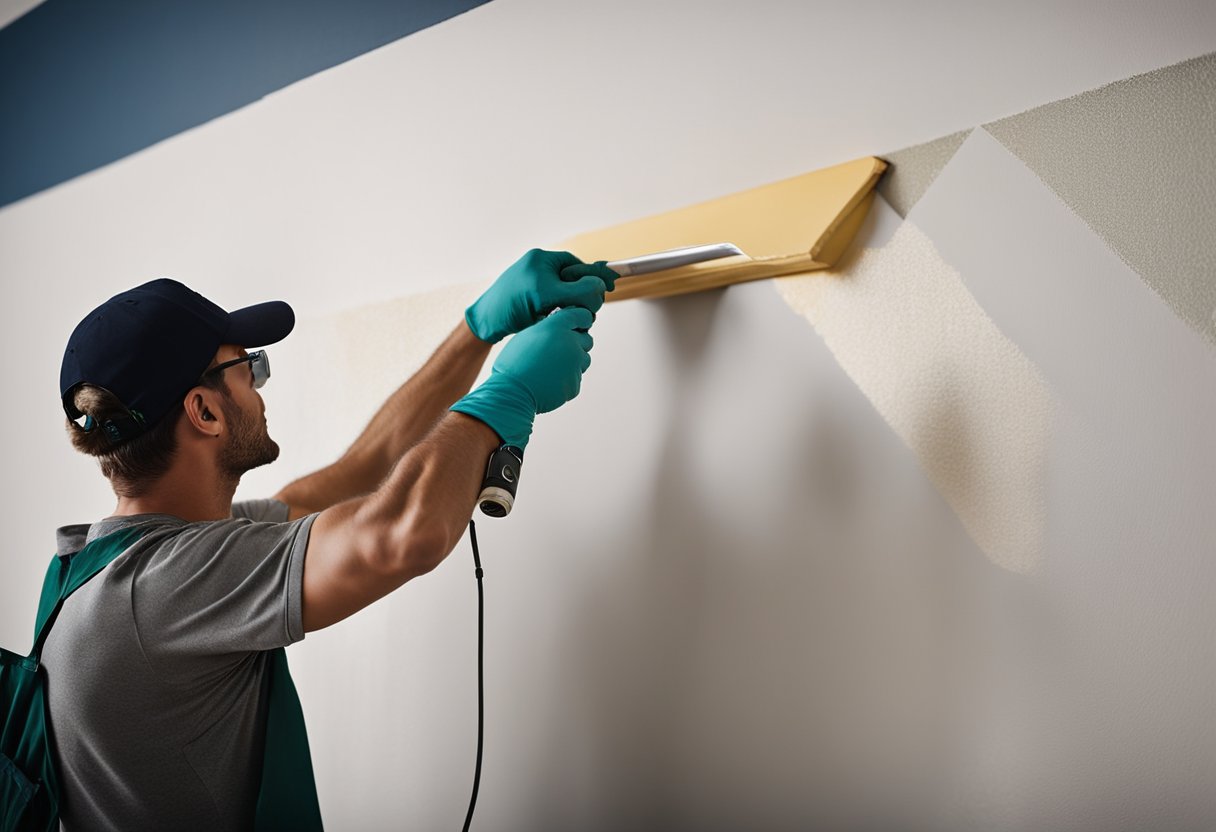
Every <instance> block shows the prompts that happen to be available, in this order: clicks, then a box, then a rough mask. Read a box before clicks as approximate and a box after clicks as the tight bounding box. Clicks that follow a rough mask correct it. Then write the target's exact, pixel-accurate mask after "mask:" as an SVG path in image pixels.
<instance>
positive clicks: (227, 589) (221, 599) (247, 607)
mask: <svg viewBox="0 0 1216 832" xmlns="http://www.w3.org/2000/svg"><path fill="white" fill-rule="evenodd" d="M316 517H317V515H315V514H310V515H308V516H307V517H302V518H300V519H299V520H294V521H292V522H290V523H265V522H254V521H251V520H245V519H232V520H217V521H214V522H210V523H196V524H191V525H189V526H186V527H184V528H182V529H181V530H180V531H178V532H176V533H175V534H172V535H171V536H169V537H167V538H165V539H162V540H159V541H157V542H156V544H155V545H154V546H150V547H149V550H148V551H146V552H143V553H140V560H139V567H138V569H139V572H138V577H137V579H136V581H135V583H134V586H133V588H132V593H133V595H132V608H133V611H134V617H135V626H136V628H137V630H138V635H139V639H140V644H141V646H142V647H143V650H144V654H145V656H146V657H147V658H148V660H149V661H150V662H151V663H152V664H153V666H155V667H158V668H159V669H161V670H163V671H172V670H173V669H174V668H175V667H176V666H177V663H178V662H180V661H189V660H191V659H201V658H203V657H213V658H215V659H216V660H217V663H218V664H220V665H224V664H230V663H232V662H235V661H239V660H242V659H244V658H245V657H246V656H247V654H249V653H251V652H253V651H261V650H272V649H274V648H276V647H283V646H286V645H288V644H291V643H293V642H296V641H300V640H301V639H303V638H304V618H303V595H304V556H305V552H306V550H307V548H308V535H309V531H310V529H311V528H312V523H313V521H314V520H315V519H316ZM194 669H195V670H198V669H199V668H197V667H195V668H194Z"/></svg>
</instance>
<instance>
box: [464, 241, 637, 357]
mask: <svg viewBox="0 0 1216 832" xmlns="http://www.w3.org/2000/svg"><path fill="white" fill-rule="evenodd" d="M616 278H617V273H616V272H614V271H613V270H612V269H610V268H608V267H607V266H606V265H604V263H603V262H599V263H584V262H583V261H581V260H579V259H578V258H577V257H575V256H574V255H573V254H570V253H569V252H565V251H542V250H541V249H538V248H534V249H532V250H531V251H529V252H528V253H527V254H525V255H524V256H523V257H521V258H519V259H518V260H516V261H515V263H514V264H513V265H512V266H511V267H510V268H509V269H507V270H506V271H505V272H503V273H502V275H501V276H499V278H498V280H496V281H494V283H493V285H491V286H490V288H489V289H487V290H486V291H485V293H484V294H483V295H482V296H481V297H479V298H478V299H477V300H476V301H475V302H474V303H473V305H472V306H470V307H469V308H468V309H467V310H466V311H465V313H464V319H465V320H466V321H468V324H469V329H471V330H472V331H473V334H474V335H476V336H477V337H478V338H480V339H481V340H483V341H486V342H488V343H491V344H494V343H497V342H498V341H501V340H502V339H503V338H505V337H507V336H508V335H513V334H515V333H517V332H522V331H523V330H525V329H527V328H528V327H530V326H532V324H534V323H536V322H537V321H539V320H541V319H542V318H544V317H545V315H547V314H549V313H550V312H552V311H553V310H554V309H557V308H558V307H560V306H581V307H583V308H584V309H589V310H591V311H592V312H598V311H599V308H600V307H601V306H603V305H604V292H606V291H607V292H611V291H612V288H613V286H615V285H616Z"/></svg>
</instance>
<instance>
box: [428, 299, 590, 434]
mask: <svg viewBox="0 0 1216 832" xmlns="http://www.w3.org/2000/svg"><path fill="white" fill-rule="evenodd" d="M592 317H593V316H592V314H591V312H590V311H588V310H586V309H584V308H582V307H581V306H571V307H567V308H566V309H559V310H557V311H556V312H554V313H553V314H552V315H550V316H549V317H547V318H545V319H544V320H543V321H541V322H540V323H538V324H536V325H535V326H532V327H529V328H528V329H525V330H524V331H523V332H521V333H519V334H518V335H516V336H515V337H514V338H512V339H511V340H510V342H508V343H507V345H506V346H505V347H503V349H502V352H501V353H499V355H498V359H497V360H496V361H495V362H494V366H493V368H492V369H491V371H490V377H489V378H488V379H486V380H485V381H484V382H482V384H481V385H480V386H479V387H478V388H477V389H476V390H473V391H472V392H470V393H469V394H468V395H467V396H465V397H464V398H463V399H461V400H460V401H458V402H456V404H454V405H452V410H455V411H457V412H459V413H465V414H468V415H469V416H472V417H474V418H476V419H480V420H481V421H483V422H485V423H486V424H487V425H489V426H490V427H491V428H493V429H494V432H495V433H497V434H498V435H499V437H501V438H502V441H503V442H505V443H507V444H508V445H515V446H517V447H519V448H523V447H525V446H526V445H527V444H528V437H529V436H530V435H531V434H532V421H533V419H535V417H536V414H537V413H548V412H549V411H550V410H556V409H557V408H559V407H561V406H562V405H563V404H565V403H566V402H568V401H570V400H571V399H573V398H574V397H575V396H577V395H578V391H579V387H580V385H581V384H582V380H583V373H584V372H585V371H586V369H587V368H588V367H589V366H591V356H590V355H588V352H589V351H590V350H591V345H592V339H591V335H590V334H589V333H587V332H586V330H587V329H589V328H590V327H591V321H592Z"/></svg>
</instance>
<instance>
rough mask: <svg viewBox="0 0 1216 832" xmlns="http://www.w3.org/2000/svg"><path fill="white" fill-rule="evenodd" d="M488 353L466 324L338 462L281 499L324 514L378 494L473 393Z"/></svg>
mask: <svg viewBox="0 0 1216 832" xmlns="http://www.w3.org/2000/svg"><path fill="white" fill-rule="evenodd" d="M489 353H490V345H489V344H487V343H485V342H484V341H482V340H480V339H479V338H477V337H476V336H475V335H473V333H472V332H470V331H469V328H468V325H467V324H465V322H464V321H461V323H460V325H459V326H457V327H456V329H455V330H453V332H452V334H451V335H449V336H448V337H447V339H446V340H445V341H444V342H443V343H442V344H441V345H440V346H439V348H438V349H437V350H435V353H434V354H433V355H432V356H431V357H430V359H428V360H427V362H426V364H424V365H423V366H422V368H421V369H419V370H418V372H416V373H415V374H414V375H413V376H412V377H410V379H409V380H408V381H406V382H405V384H403V385H401V387H399V388H398V389H397V391H396V392H395V393H393V394H392V395H391V396H389V398H388V399H387V400H386V401H385V403H384V404H383V405H382V406H381V407H380V409H379V410H378V411H377V412H376V415H375V416H373V417H372V420H371V422H369V423H368V425H367V427H366V428H364V430H363V432H362V433H361V434H360V435H359V438H358V439H356V440H355V442H354V443H353V444H352V445H351V446H350V448H349V449H348V450H347V451H346V453H344V454H343V455H342V457H341V458H340V459H339V460H338V461H337V462H335V463H333V464H332V465H329V466H327V467H325V468H322V469H321V470H320V471H317V472H315V473H313V474H310V475H308V476H306V477H303V478H301V479H299V480H296V481H295V482H293V483H291V485H289V486H287V487H286V488H284V489H283V490H282V491H281V492H280V493H279V494H278V499H280V500H283V501H284V502H286V503H288V504H289V505H291V506H293V507H298V508H300V509H308V510H313V511H319V510H321V509H325V508H328V507H329V506H331V505H334V504H335V503H338V502H341V501H342V500H346V499H349V498H351V497H355V496H358V495H360V494H367V493H370V492H371V491H373V490H375V488H376V487H377V486H379V484H380V482H381V481H382V480H383V479H384V478H385V477H386V476H387V475H388V473H389V471H391V470H392V468H393V466H394V465H396V464H397V461H398V460H399V459H401V457H402V456H403V455H404V454H405V452H406V451H408V450H409V449H410V448H411V447H413V446H414V445H416V444H417V443H418V442H419V441H421V440H422V439H423V437H425V436H426V435H427V434H428V433H429V432H430V431H431V429H432V428H433V427H434V426H435V424H436V423H437V422H438V421H439V418H440V417H441V416H443V414H444V413H445V412H446V411H447V409H448V408H449V407H451V406H452V404H453V403H454V402H455V401H456V400H457V399H459V398H460V397H461V396H463V395H464V394H465V393H467V392H468V391H469V388H470V387H472V385H473V382H474V381H475V380H476V379H477V374H478V373H479V372H480V371H481V367H482V365H483V364H484V363H485V360H486V357H487V356H488V355H489Z"/></svg>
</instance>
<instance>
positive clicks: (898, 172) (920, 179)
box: [878, 128, 971, 217]
mask: <svg viewBox="0 0 1216 832" xmlns="http://www.w3.org/2000/svg"><path fill="white" fill-rule="evenodd" d="M970 134H971V129H970V128H969V129H967V130H960V131H959V132H957V133H951V134H950V135H948V136H942V137H941V138H938V139H933V140H931V141H927V142H925V143H924V144H915V145H912V146H911V147H905V148H902V149H900V150H893V151H891V152H890V153H884V154H883V155H882V158H883V159H884V160H886V161H887V163H888V164H890V166H891V167H889V168H888V169H887V172H886V175H884V176H883V178H882V179H881V180H880V181H879V183H878V192H879V193H880V194H882V197H883V199H885V200H886V201H887V203H888V204H889V205H890V206H891V207H892V208H894V209H895V213H897V214H899V215H900V216H901V217H906V216H908V212H909V211H911V210H912V206H913V205H915V204H916V203H917V201H918V200H919V199H920V198H921V197H922V196H924V193H925V191H927V190H928V189H929V186H930V185H931V184H933V180H934V179H936V178H937V175H938V174H939V173H941V170H942V168H944V167H945V166H946V164H947V163H948V162H949V161H950V159H951V158H952V157H953V156H954V154H955V152H956V151H957V150H958V149H959V147H961V146H962V144H963V142H964V141H965V140H966V139H967V136H969V135H970Z"/></svg>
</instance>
